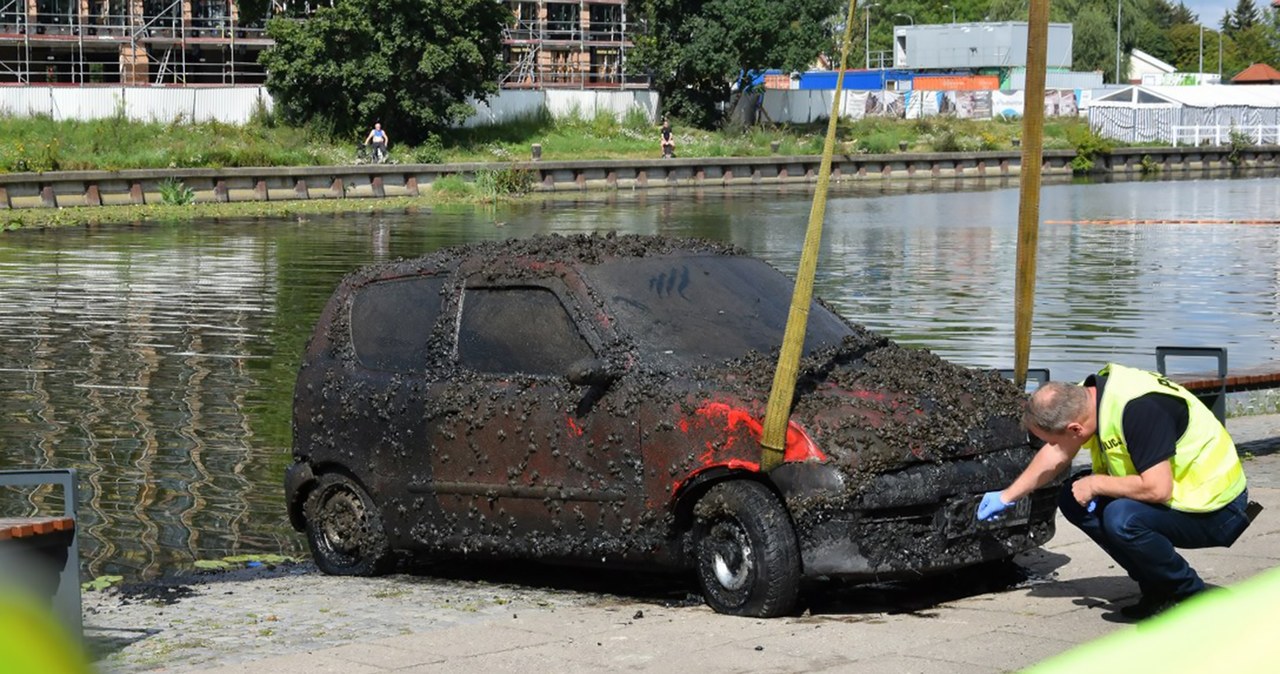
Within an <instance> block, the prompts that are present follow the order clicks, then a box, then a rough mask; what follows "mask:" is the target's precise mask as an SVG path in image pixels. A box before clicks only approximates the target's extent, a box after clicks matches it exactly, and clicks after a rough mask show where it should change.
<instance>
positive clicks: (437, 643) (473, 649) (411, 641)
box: [373, 625, 559, 659]
mask: <svg viewBox="0 0 1280 674" xmlns="http://www.w3.org/2000/svg"><path fill="white" fill-rule="evenodd" d="M553 641H559V639H555V638H553V637H551V636H549V635H546V634H538V633H536V632H529V631H525V630H518V629H511V628H509V627H505V626H503V627H495V626H492V625H479V626H478V625H464V626H459V627H452V628H449V629H442V630H433V631H431V632H421V633H419V634H406V635H404V636H400V637H390V638H386V639H379V640H377V641H374V642H373V643H374V644H377V645H384V646H390V647H392V648H398V649H403V650H406V651H412V652H414V653H415V654H421V653H427V654H434V655H437V656H439V657H441V658H444V659H449V658H456V657H466V656H473V655H480V654H485V653H501V652H503V651H509V650H512V649H516V648H523V647H527V646H536V645H540V644H545V643H548V642H553Z"/></svg>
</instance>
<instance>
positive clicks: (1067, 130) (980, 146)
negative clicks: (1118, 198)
mask: <svg viewBox="0 0 1280 674" xmlns="http://www.w3.org/2000/svg"><path fill="white" fill-rule="evenodd" d="M673 126H674V129H675V136H676V152H677V155H678V156H681V157H730V156H762V155H768V154H772V153H773V152H774V149H773V147H772V145H773V143H777V144H778V147H777V150H776V152H777V153H779V154H784V155H806V154H807V155H813V154H820V153H821V152H822V142H823V137H824V135H825V133H826V123H825V122H817V123H813V124H803V125H791V124H781V125H766V126H760V127H755V128H751V129H748V130H746V131H703V130H700V129H694V128H691V127H685V126H683V125H682V124H680V122H679V121H678V120H676V121H675V122H673ZM388 131H389V132H390V133H391V137H392V141H393V142H392V147H391V156H392V159H393V160H395V161H398V162H401V163H443V162H515V161H524V160H527V159H529V157H530V146H531V145H533V144H534V143H538V144H540V145H541V146H542V158H543V159H544V160H552V161H554V160H593V159H642V158H644V159H653V158H657V157H659V156H660V154H661V153H660V151H659V146H658V126H657V125H655V124H653V123H651V122H649V121H648V120H647V119H646V118H645V116H644V114H643V113H641V112H640V111H638V110H632V111H630V112H629V113H627V114H626V115H625V116H623V118H621V119H618V118H617V117H616V116H615V115H613V114H612V113H609V112H604V111H602V112H600V113H597V114H594V115H591V116H586V115H583V114H581V113H580V112H578V111H576V110H572V111H569V112H568V113H567V114H565V115H563V116H561V117H559V118H553V117H552V116H551V114H550V113H549V112H547V111H546V110H542V111H540V112H539V113H537V114H532V115H528V116H525V117H522V118H518V119H514V120H512V121H509V122H506V123H503V124H499V125H494V126H486V127H478V128H471V129H457V130H455V131H453V132H451V133H450V134H448V136H447V137H444V138H432V139H431V140H429V141H428V142H425V143H422V144H420V145H417V146H405V145H403V144H397V143H395V138H396V137H397V136H396V130H395V129H388ZM1020 131H1021V124H1020V123H1019V122H1018V121H1017V120H1013V121H1004V120H967V119H957V118H954V117H927V118H923V119H907V120H904V119H892V118H883V117H873V118H866V119H862V120H858V121H842V122H841V124H840V126H839V142H840V146H839V148H838V150H839V151H840V152H843V153H862V152H869V153H892V152H900V151H902V148H904V147H905V148H906V150H907V151H914V152H973V151H980V150H1008V149H1012V148H1013V147H1014V144H1013V139H1015V138H1016V137H1017V136H1018V135H1019V133H1020ZM1089 135H1091V132H1090V131H1089V130H1088V125H1087V122H1085V120H1082V119H1080V118H1061V119H1052V120H1050V121H1048V122H1046V124H1045V148H1046V149H1067V148H1072V147H1078V146H1079V145H1080V141H1079V138H1081V137H1087V136H1089ZM357 140H358V139H355V138H350V139H345V138H332V137H329V136H326V135H324V134H320V133H318V132H315V131H312V130H308V129H305V128H298V127H290V126H287V125H283V124H280V123H278V122H277V120H276V119H275V118H274V117H272V116H271V115H269V114H259V115H255V116H254V120H253V121H251V122H250V123H248V124H244V125H233V124H224V123H220V122H198V123H197V122H190V121H186V120H181V119H180V120H174V121H172V122H134V121H129V120H127V119H125V118H123V117H122V116H115V117H110V118H106V119H99V120H91V121H78V120H63V121H55V120H53V119H51V118H49V117H21V118H20V117H13V116H8V115H0V172H2V173H17V172H41V171H71V170H121V169H139V168H214V169H217V168H228V167H244V166H333V165H346V164H352V163H354V161H355V154H356V152H355V148H356V141H357Z"/></svg>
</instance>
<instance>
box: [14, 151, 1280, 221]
mask: <svg viewBox="0 0 1280 674" xmlns="http://www.w3.org/2000/svg"><path fill="white" fill-rule="evenodd" d="M1074 156H1075V153H1074V152H1073V151H1070V150H1050V151H1046V152H1044V154H1043V162H1044V163H1043V173H1044V175H1045V176H1046V177H1053V176H1069V175H1070V174H1071V160H1072V158H1073V157H1074ZM1236 157H1237V162H1238V165H1239V167H1241V168H1261V169H1274V168H1276V167H1278V166H1280V146H1266V147H1252V148H1248V149H1243V150H1240V151H1239V152H1238V154H1237V155H1236ZM1095 162H1096V168H1097V169H1099V170H1102V171H1107V172H1111V173H1113V174H1122V175H1129V176H1138V175H1140V174H1141V173H1142V172H1143V170H1144V165H1145V166H1146V167H1149V168H1152V167H1158V170H1159V172H1160V174H1161V175H1178V174H1181V173H1187V174H1201V173H1204V172H1206V171H1217V172H1224V173H1225V172H1229V171H1231V170H1232V169H1234V168H1236V167H1237V164H1236V163H1233V162H1232V149H1231V148H1229V147H1204V148H1139V149H1127V150H1117V151H1115V152H1113V153H1111V154H1110V155H1109V156H1105V157H1101V158H1098V159H1096V160H1095ZM820 163H821V157H818V156H815V155H805V156H780V155H774V156H768V157H719V158H717V157H710V158H693V159H665V160H664V159H646V160H610V161H575V162H564V161H529V162H515V163H468V164H398V165H376V166H369V165H365V166H305V167H278V168H230V169H146V170H130V171H62V172H52V173H11V174H0V209H8V208H41V207H45V208H48V207H67V206H107V205H118V204H146V203H161V202H163V197H162V193H161V187H162V185H164V184H165V183H166V182H168V181H180V182H181V183H182V184H183V185H185V186H186V187H188V188H190V189H192V190H194V191H195V200H196V201H262V200H268V201H276V200H290V199H340V198H377V197H392V196H418V195H420V194H423V193H426V192H427V191H429V190H430V188H431V184H432V183H434V182H435V181H436V180H439V179H440V178H442V177H445V176H459V177H461V178H463V179H464V180H474V178H475V175H476V172H477V171H480V170H503V169H516V170H526V171H529V172H530V173H531V178H532V179H533V183H534V185H535V189H536V190H538V191H565V190H587V189H602V190H604V189H649V188H688V187H731V186H737V185H781V184H796V183H806V182H811V181H815V180H816V179H817V174H818V170H819V166H820ZM1020 172H1021V155H1020V154H1019V153H1016V152H974V153H902V154H888V155H871V154H864V155H842V156H839V157H836V158H835V160H834V162H833V164H832V179H833V180H834V181H837V182H853V181H883V180H956V179H965V180H969V179H985V178H1002V177H1009V176H1017V175H1018V174H1019V173H1020Z"/></svg>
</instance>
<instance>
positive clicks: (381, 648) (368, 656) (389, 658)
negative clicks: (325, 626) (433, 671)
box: [313, 643, 441, 669]
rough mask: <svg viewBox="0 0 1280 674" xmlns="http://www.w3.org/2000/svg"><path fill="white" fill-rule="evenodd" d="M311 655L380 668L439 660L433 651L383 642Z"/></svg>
mask: <svg viewBox="0 0 1280 674" xmlns="http://www.w3.org/2000/svg"><path fill="white" fill-rule="evenodd" d="M313 655H320V656H323V657H330V658H333V659H334V660H340V661H343V662H350V663H353V664H356V665H371V666H373V667H378V668H381V669H396V668H399V667H405V666H409V665H420V664H430V663H433V662H440V661H441V657H440V656H439V655H437V654H434V653H424V652H422V651H412V650H408V649H405V648H398V647H396V646H391V645H389V644H383V643H355V644H347V645H346V646H339V647H337V648H330V649H326V650H323V651H314V652H313Z"/></svg>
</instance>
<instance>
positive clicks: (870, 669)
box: [813, 655, 992, 674]
mask: <svg viewBox="0 0 1280 674" xmlns="http://www.w3.org/2000/svg"><path fill="white" fill-rule="evenodd" d="M813 671H815V672H818V671H820V672H824V674H825V673H834V672H850V673H853V672H856V673H857V674H904V673H906V672H910V673H911V674H991V672H992V670H991V668H989V667H979V666H977V665H971V664H968V663H964V662H951V661H948V660H936V659H933V658H925V657H915V656H911V655H894V656H890V657H887V658H876V659H874V660H858V661H857V662H854V663H851V664H850V665H848V666H837V667H835V668H831V669H822V670H813Z"/></svg>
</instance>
